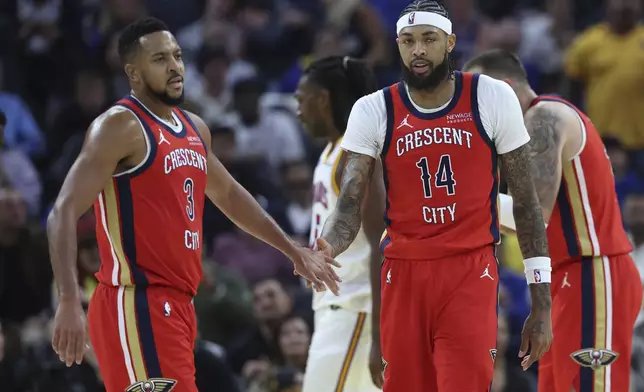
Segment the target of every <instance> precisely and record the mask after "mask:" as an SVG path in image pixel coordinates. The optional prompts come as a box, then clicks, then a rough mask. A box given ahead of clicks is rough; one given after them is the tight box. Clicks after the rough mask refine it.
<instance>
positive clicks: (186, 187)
mask: <svg viewBox="0 0 644 392" xmlns="http://www.w3.org/2000/svg"><path fill="white" fill-rule="evenodd" d="M183 191H184V192H185V194H186V197H187V199H188V205H187V206H186V213H187V214H188V219H190V220H191V221H193V220H195V200H194V194H195V183H194V181H192V178H190V177H188V178H186V180H185V181H184V182H183Z"/></svg>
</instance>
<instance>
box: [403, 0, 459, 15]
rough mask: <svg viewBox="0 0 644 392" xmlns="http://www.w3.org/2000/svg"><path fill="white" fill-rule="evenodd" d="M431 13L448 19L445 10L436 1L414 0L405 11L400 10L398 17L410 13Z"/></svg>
mask: <svg viewBox="0 0 644 392" xmlns="http://www.w3.org/2000/svg"><path fill="white" fill-rule="evenodd" d="M416 11H421V12H432V13H434V14H438V15H440V16H444V17H446V18H448V19H449V13H448V12H447V9H446V8H445V7H444V6H443V5H442V4H441V3H440V2H438V1H436V0H414V1H413V2H411V3H410V4H409V5H408V6H407V7H405V9H403V10H402V12H401V13H400V16H399V17H402V16H403V15H406V14H408V13H410V12H416Z"/></svg>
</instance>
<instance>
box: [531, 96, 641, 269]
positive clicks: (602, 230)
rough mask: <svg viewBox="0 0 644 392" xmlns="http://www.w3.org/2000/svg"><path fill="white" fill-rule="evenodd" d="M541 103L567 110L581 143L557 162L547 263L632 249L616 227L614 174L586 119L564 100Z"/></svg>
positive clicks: (619, 218)
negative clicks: (576, 119)
mask: <svg viewBox="0 0 644 392" xmlns="http://www.w3.org/2000/svg"><path fill="white" fill-rule="evenodd" d="M541 101H555V102H561V103H563V104H565V105H568V106H569V107H570V108H572V109H573V110H574V111H575V112H577V114H578V115H579V118H580V119H581V121H582V124H583V132H584V138H583V140H584V141H583V147H582V150H581V152H580V153H579V154H578V155H577V156H575V157H574V158H573V159H571V160H570V161H567V162H562V165H563V168H562V176H561V186H560V188H559V194H558V196H557V202H556V203H555V207H554V210H553V212H552V217H551V218H550V222H549V224H548V230H547V231H548V244H549V246H550V257H551V258H552V263H553V266H556V264H558V263H561V262H564V261H566V260H570V259H576V258H579V257H582V256H614V255H620V254H625V253H628V252H630V251H631V250H632V247H631V243H630V241H629V240H628V237H627V236H626V232H625V231H624V227H623V225H622V215H621V213H620V210H619V204H618V202H617V195H616V194H615V178H614V177H613V170H612V168H611V164H610V161H609V159H608V155H607V154H606V148H605V147H604V143H603V142H602V140H601V138H600V136H599V134H598V133H597V130H596V129H595V126H594V125H593V123H592V122H591V121H590V119H589V118H588V117H587V116H586V115H585V114H584V113H583V112H582V111H581V110H579V109H577V108H576V107H575V106H574V105H573V104H571V103H570V102H568V101H566V100H564V99H561V98H559V97H554V96H540V97H537V98H535V99H534V101H532V103H531V106H533V105H536V104H537V103H538V102H541Z"/></svg>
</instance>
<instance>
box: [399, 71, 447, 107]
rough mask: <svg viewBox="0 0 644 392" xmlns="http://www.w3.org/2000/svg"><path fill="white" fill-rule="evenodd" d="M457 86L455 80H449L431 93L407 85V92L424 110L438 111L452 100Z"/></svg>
mask: <svg viewBox="0 0 644 392" xmlns="http://www.w3.org/2000/svg"><path fill="white" fill-rule="evenodd" d="M455 86H456V84H455V83H454V80H453V79H452V78H448V79H447V80H445V81H444V82H443V83H441V84H439V85H438V86H437V87H436V88H435V89H433V90H431V91H430V90H417V89H413V88H411V87H410V86H409V85H407V91H408V92H409V95H410V97H411V100H412V101H414V103H415V104H416V105H418V106H420V107H421V108H423V109H436V108H439V107H441V106H443V105H445V104H446V103H448V102H449V101H451V100H452V97H454V91H455V89H456V87H455Z"/></svg>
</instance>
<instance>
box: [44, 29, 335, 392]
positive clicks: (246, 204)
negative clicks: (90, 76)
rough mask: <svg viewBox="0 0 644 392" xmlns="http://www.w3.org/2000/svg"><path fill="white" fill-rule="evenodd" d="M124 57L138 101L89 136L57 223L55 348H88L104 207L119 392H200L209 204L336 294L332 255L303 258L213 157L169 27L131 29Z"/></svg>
mask: <svg viewBox="0 0 644 392" xmlns="http://www.w3.org/2000/svg"><path fill="white" fill-rule="evenodd" d="M119 54H120V56H121V59H122V61H123V63H124V68H125V72H126V73H127V76H128V78H129V81H130V86H131V88H132V93H131V94H130V95H129V96H127V97H125V98H123V99H122V100H120V101H118V102H117V103H116V104H115V105H114V106H113V107H112V108H111V109H109V110H108V111H106V112H105V113H104V114H102V115H101V116H99V117H98V118H97V119H96V120H95V121H94V122H93V123H92V125H91V126H90V128H89V130H88V133H87V137H86V140H85V144H84V146H83V149H82V151H81V153H80V156H79V157H78V159H77V160H76V162H75V163H74V165H73V167H72V168H71V170H70V172H69V173H68V175H67V178H66V179H65V182H64V184H63V186H62V189H61V191H60V194H59V196H58V199H57V200H56V203H55V205H54V208H53V211H52V212H51V214H50V216H49V219H48V225H47V226H48V227H47V229H48V230H47V231H48V234H49V241H50V251H51V257H52V266H53V269H54V273H55V276H56V282H57V288H58V291H59V294H60V303H59V306H58V309H57V311H56V316H55V319H54V331H53V337H52V345H53V348H54V350H56V352H57V353H58V355H59V356H60V359H61V360H62V361H64V362H65V363H66V364H67V366H71V365H72V363H73V362H76V363H80V362H81V360H82V358H83V351H84V349H85V345H86V341H85V339H86V335H87V333H86V321H85V315H84V313H83V311H82V308H81V303H80V298H79V290H78V282H77V278H76V276H77V271H76V242H75V238H76V235H75V233H76V221H77V220H78V218H79V217H80V216H81V214H83V213H84V212H85V211H87V209H88V208H89V207H90V206H91V205H92V202H93V201H94V200H96V202H95V203H94V209H95V213H96V217H97V239H98V244H99V251H100V255H101V267H100V270H99V272H98V273H97V278H98V280H99V282H100V284H99V286H98V288H97V289H96V292H95V293H94V295H93V297H92V299H91V302H90V307H89V312H88V321H89V335H90V338H91V342H92V347H93V349H94V351H95V354H96V358H97V359H98V363H99V367H100V370H101V375H102V377H103V380H104V382H105V386H106V388H107V390H108V391H110V392H116V391H119V392H122V391H124V390H126V391H170V390H173V391H175V392H196V391H197V388H196V386H195V374H194V373H195V369H194V357H193V346H194V341H195V338H196V335H197V331H196V319H195V313H194V308H193V306H192V301H191V300H192V297H193V296H194V295H195V294H196V291H197V286H198V285H199V282H200V280H201V276H202V271H201V253H202V246H201V243H202V213H203V206H204V199H205V196H208V198H210V199H211V200H212V201H213V202H214V203H215V204H216V205H217V206H218V207H219V208H220V209H221V210H222V211H223V212H224V213H226V214H227V215H228V216H229V217H230V218H231V219H232V220H233V221H234V222H236V223H237V224H238V225H239V226H240V227H242V228H243V229H244V230H246V231H248V232H249V233H251V234H253V235H255V236H256V237H258V238H260V239H262V240H263V241H265V242H267V243H269V244H271V245H272V246H274V247H276V248H278V249H280V250H281V251H282V252H284V253H285V254H286V255H287V256H288V257H290V258H291V260H292V261H293V263H294V264H295V271H296V272H297V273H298V274H300V275H302V276H303V277H305V278H306V279H308V280H309V281H311V282H313V284H314V286H315V287H316V288H317V289H318V290H321V289H323V288H324V283H326V284H327V285H328V287H329V288H330V289H331V291H333V292H334V293H337V284H336V279H337V280H339V278H338V277H337V276H336V275H335V273H334V272H333V270H332V268H331V266H330V265H331V264H332V263H335V262H333V260H332V259H331V258H329V257H326V256H325V255H324V254H323V253H322V252H315V251H312V250H309V249H307V248H303V247H300V246H298V245H296V244H295V243H294V241H291V239H290V238H289V237H288V236H286V234H284V232H282V231H281V230H280V228H279V227H278V226H277V225H276V223H275V222H274V221H273V220H272V219H271V218H270V217H269V216H268V215H267V214H266V213H265V212H264V211H263V210H262V208H261V207H260V206H259V204H258V203H257V202H256V201H255V199H254V198H253V197H252V196H251V195H250V194H249V193H248V192H247V191H246V190H244V189H243V188H242V187H241V186H240V185H239V184H238V183H237V182H236V181H235V180H234V179H233V178H232V177H231V176H230V175H229V174H228V172H227V171H226V170H225V169H224V167H223V166H222V165H221V163H220V162H219V161H218V160H217V158H216V157H215V156H214V155H213V154H212V152H211V151H210V142H211V137H210V131H209V130H208V128H207V126H206V125H205V124H204V122H203V121H202V120H201V119H200V118H199V117H197V116H196V115H194V114H192V113H188V112H185V111H183V110H180V109H178V108H177V105H178V104H180V103H181V102H182V99H183V73H184V66H183V61H182V59H181V49H180V48H179V46H178V45H177V42H176V40H175V39H174V37H173V36H172V34H171V33H170V32H169V31H168V29H167V27H166V26H165V25H164V24H163V22H161V21H159V20H157V19H153V18H148V19H144V20H141V21H138V22H135V23H133V24H132V25H130V26H128V27H126V28H125V29H124V31H123V32H122V34H121V36H120V38H119Z"/></svg>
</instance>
